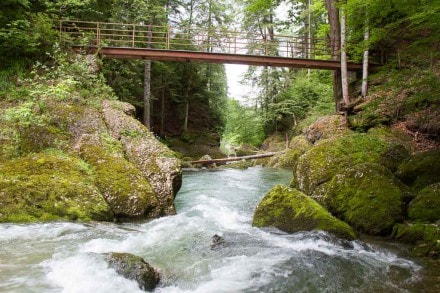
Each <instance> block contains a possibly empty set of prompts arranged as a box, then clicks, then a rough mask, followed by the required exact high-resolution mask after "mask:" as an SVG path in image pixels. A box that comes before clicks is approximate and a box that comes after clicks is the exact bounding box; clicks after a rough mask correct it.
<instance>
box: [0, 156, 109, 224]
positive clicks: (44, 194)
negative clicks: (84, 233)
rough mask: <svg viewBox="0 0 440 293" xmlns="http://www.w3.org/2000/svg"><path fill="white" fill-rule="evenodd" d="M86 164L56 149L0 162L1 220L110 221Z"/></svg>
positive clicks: (102, 199) (106, 206) (103, 201)
mask: <svg viewBox="0 0 440 293" xmlns="http://www.w3.org/2000/svg"><path fill="white" fill-rule="evenodd" d="M89 171H90V170H89V169H88V168H87V165H86V164H85V163H84V162H83V161H81V160H79V159H76V158H73V157H70V156H68V155H66V154H63V153H61V152H59V151H49V152H45V153H37V154H33V155H29V156H26V157H23V158H19V159H16V160H11V161H8V162H6V163H3V164H1V165H0V190H1V191H0V203H1V204H0V222H33V221H48V220H57V219H67V220H111V219H112V213H111V211H110V209H109V206H108V205H107V203H106V202H105V200H104V198H103V197H102V195H101V194H100V193H99V191H98V190H97V189H96V187H95V186H94V185H93V178H92V177H91V175H90V172H89Z"/></svg>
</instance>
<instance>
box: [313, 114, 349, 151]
mask: <svg viewBox="0 0 440 293" xmlns="http://www.w3.org/2000/svg"><path fill="white" fill-rule="evenodd" d="M350 132H351V130H350V129H349V128H348V126H347V122H346V119H345V117H344V116H343V115H329V116H323V117H320V118H319V119H318V120H316V121H315V122H313V123H312V124H311V125H310V126H309V127H308V128H307V129H306V138H307V140H308V141H309V142H310V143H312V144H315V143H317V142H318V141H319V140H323V139H328V138H335V137H339V136H343V135H346V134H348V133H350Z"/></svg>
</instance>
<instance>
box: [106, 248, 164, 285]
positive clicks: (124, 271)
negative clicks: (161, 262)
mask: <svg viewBox="0 0 440 293" xmlns="http://www.w3.org/2000/svg"><path fill="white" fill-rule="evenodd" d="M105 259H106V261H107V263H108V265H109V267H111V268H113V269H115V271H116V272H117V273H118V274H120V275H122V276H124V277H125V278H127V279H130V280H134V281H136V282H137V283H138V285H139V288H141V289H142V290H145V291H152V290H154V288H156V285H157V284H158V283H159V280H160V276H159V273H158V272H157V271H156V270H155V269H154V268H153V267H152V266H151V265H150V264H148V263H147V262H146V261H145V260H144V259H142V258H141V257H139V256H136V255H133V254H130V253H117V252H112V253H108V254H106V256H105Z"/></svg>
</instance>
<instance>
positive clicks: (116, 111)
mask: <svg viewBox="0 0 440 293" xmlns="http://www.w3.org/2000/svg"><path fill="white" fill-rule="evenodd" d="M102 108H103V115H104V119H105V122H106V124H107V126H108V128H109V130H110V134H111V136H112V137H113V138H114V139H117V140H119V141H120V142H121V144H122V147H123V150H124V154H125V157H126V158H127V160H128V161H129V162H130V163H131V164H133V166H134V167H136V168H137V169H139V170H140V172H141V174H142V176H144V177H145V178H146V179H147V180H148V182H149V183H150V184H151V186H152V187H153V189H154V192H155V194H156V196H157V199H158V200H159V202H160V205H161V208H162V213H163V214H166V215H172V214H175V212H176V211H175V207H174V198H175V196H176V194H177V192H178V191H179V189H180V187H181V185H182V168H181V164H180V160H179V159H178V158H177V157H176V155H175V153H174V152H172V151H171V150H170V149H169V148H168V147H166V146H165V145H163V144H161V143H160V142H159V141H158V140H157V139H156V138H155V137H154V135H153V134H152V133H151V132H150V131H149V130H148V129H147V128H146V127H145V126H144V125H142V124H141V123H140V122H139V121H137V120H136V119H134V118H133V117H131V116H130V114H132V113H134V112H135V110H134V107H133V106H132V105H130V104H128V103H122V102H117V101H104V102H103V104H102Z"/></svg>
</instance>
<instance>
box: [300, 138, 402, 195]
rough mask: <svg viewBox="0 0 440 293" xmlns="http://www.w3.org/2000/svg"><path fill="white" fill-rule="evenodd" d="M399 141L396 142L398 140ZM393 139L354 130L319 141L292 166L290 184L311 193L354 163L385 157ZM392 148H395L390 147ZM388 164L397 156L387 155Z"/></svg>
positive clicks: (393, 162) (374, 160) (392, 162)
mask: <svg viewBox="0 0 440 293" xmlns="http://www.w3.org/2000/svg"><path fill="white" fill-rule="evenodd" d="M397 145H398V144H397ZM397 145H396V142H395V141H391V140H389V139H386V138H384V137H383V136H380V135H374V134H366V133H353V134H349V135H345V136H342V137H338V138H334V139H329V140H325V141H322V142H320V143H319V144H318V145H316V146H314V147H313V148H312V149H310V150H309V151H307V152H306V153H305V154H304V155H302V156H301V157H300V158H299V160H298V164H297V167H296V169H295V170H294V181H293V186H295V187H296V188H298V189H299V190H301V191H303V192H304V193H306V194H308V195H310V194H312V193H313V192H314V190H315V189H316V188H317V187H318V186H319V185H321V184H323V183H325V182H329V181H330V180H332V178H333V177H334V176H335V175H336V174H338V173H340V171H341V170H345V169H347V168H349V167H351V166H353V165H356V164H360V163H378V164H381V163H382V162H383V161H384V159H383V158H384V156H387V154H388V153H390V152H391V150H396V146H397ZM393 152H394V151H393ZM387 158H388V159H387V165H389V166H391V165H396V164H397V162H395V161H394V160H396V161H397V160H400V159H401V158H400V156H394V157H392V156H387Z"/></svg>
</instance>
